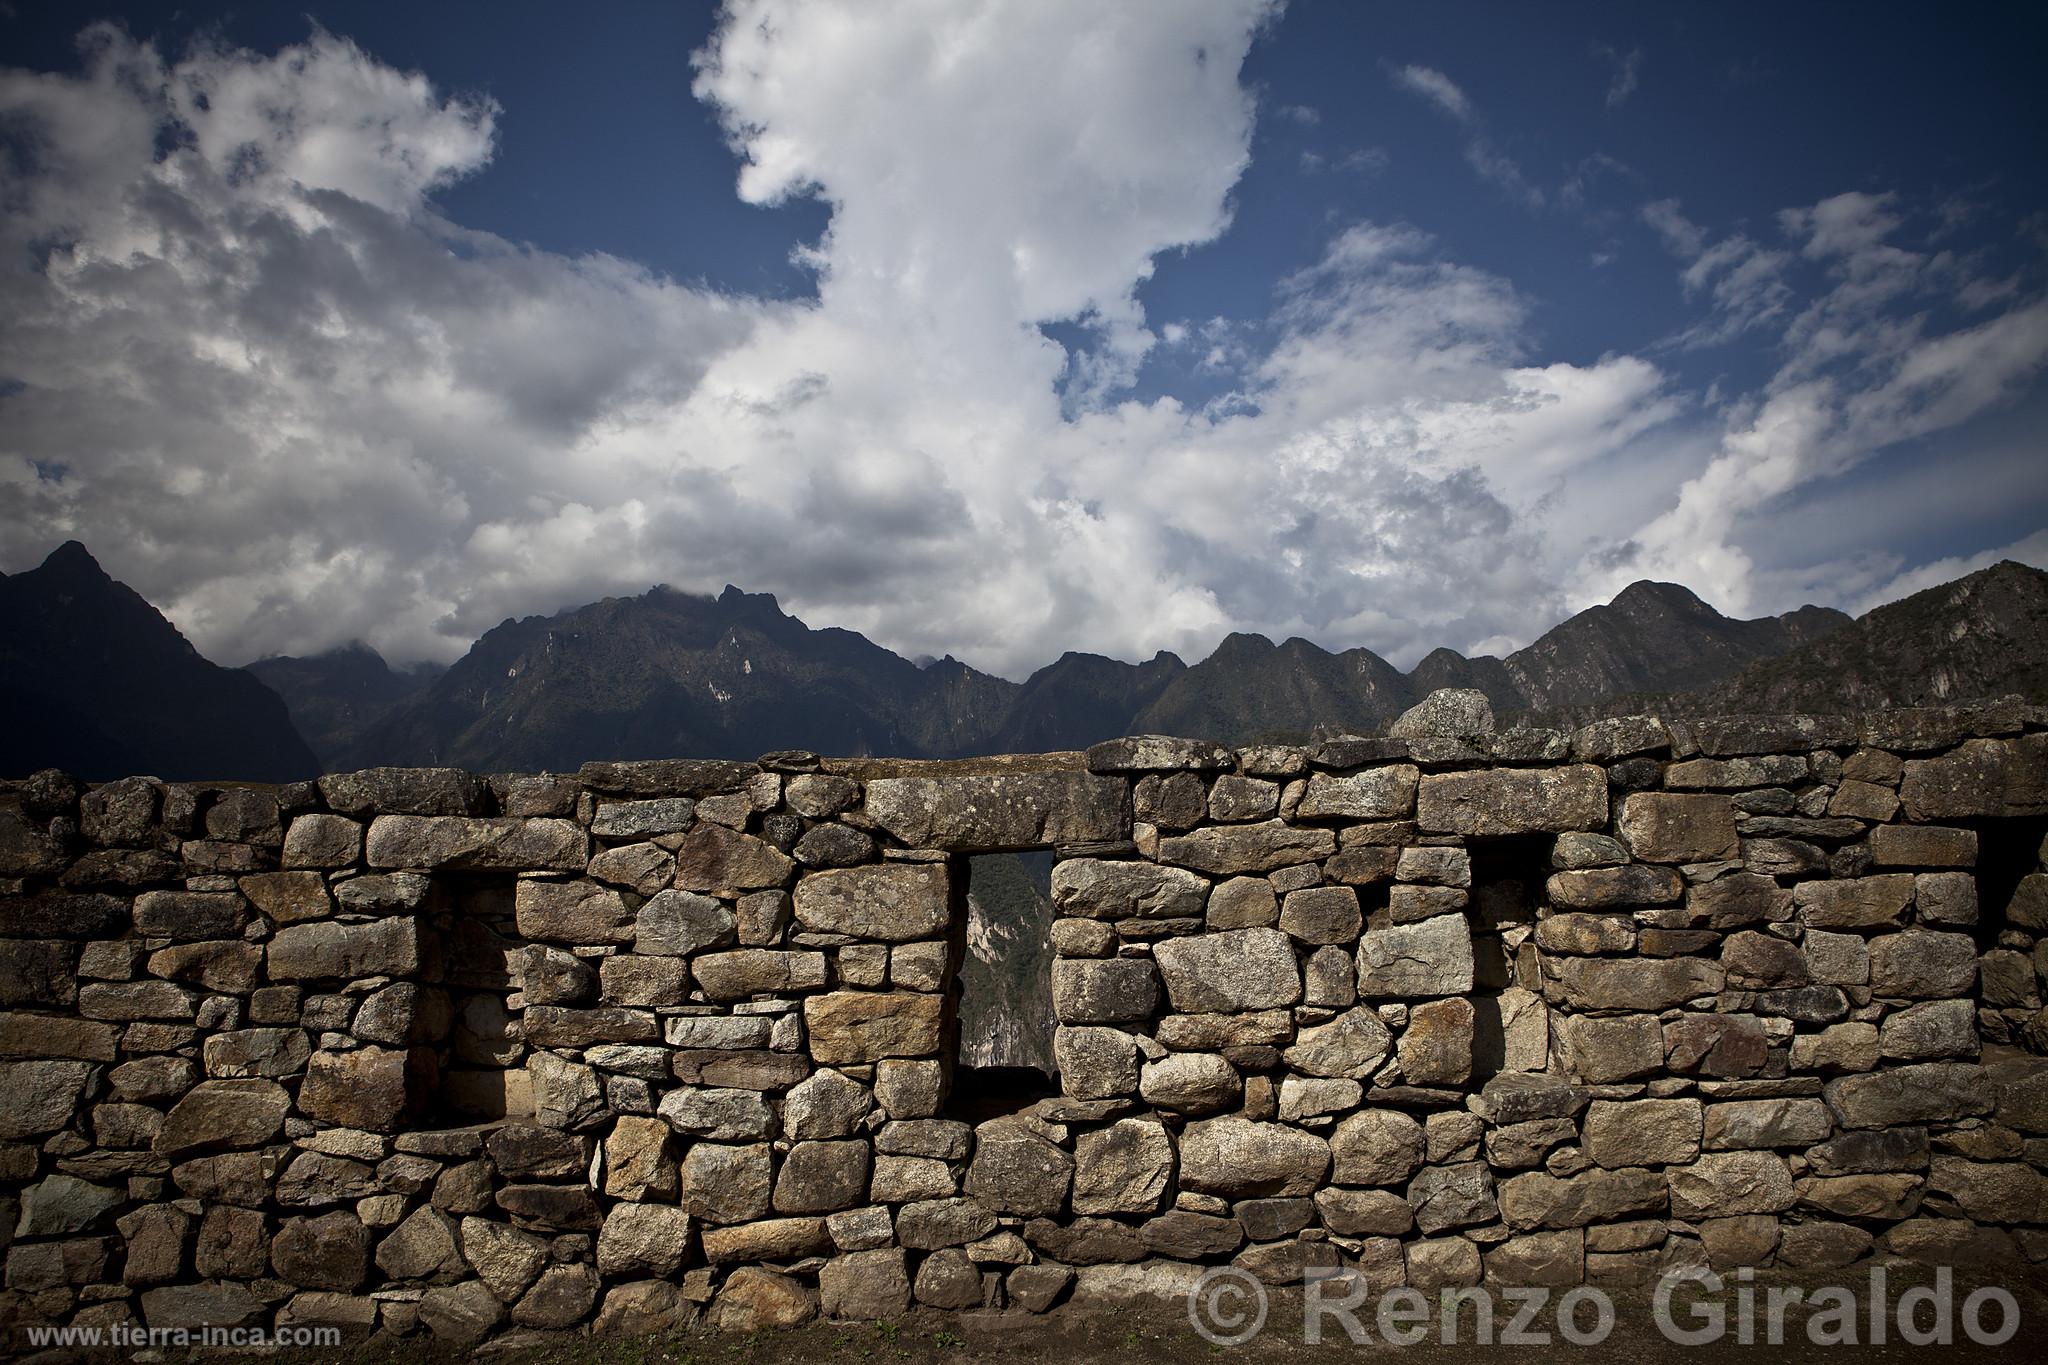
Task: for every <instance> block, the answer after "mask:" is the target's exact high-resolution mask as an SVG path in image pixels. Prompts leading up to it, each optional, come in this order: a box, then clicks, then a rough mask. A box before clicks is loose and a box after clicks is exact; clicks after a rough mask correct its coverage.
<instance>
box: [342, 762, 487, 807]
mask: <svg viewBox="0 0 2048 1365" xmlns="http://www.w3.org/2000/svg"><path fill="white" fill-rule="evenodd" d="M488 791H489V788H488V787H487V785H486V784H485V782H484V780H483V779H482V778H480V777H475V776H472V775H471V774H469V773H466V772H464V771H462V769H460V768H365V769H363V770H362V771H360V772H353V773H329V774H327V775H326V776H325V777H322V778H321V779H320V795H321V797H322V799H324V800H325V801H326V803H327V808H328V809H329V810H332V811H338V812H340V813H341V814H343V815H352V816H357V817H363V816H372V815H475V814H477V813H479V812H480V811H482V810H483V809H484V803H485V800H486V798H487V795H488Z"/></svg>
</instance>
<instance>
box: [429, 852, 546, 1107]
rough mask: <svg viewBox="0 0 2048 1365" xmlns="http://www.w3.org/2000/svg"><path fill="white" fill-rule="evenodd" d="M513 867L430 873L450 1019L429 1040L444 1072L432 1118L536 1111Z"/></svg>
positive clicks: (431, 901) (431, 911) (435, 933)
mask: <svg viewBox="0 0 2048 1365" xmlns="http://www.w3.org/2000/svg"><path fill="white" fill-rule="evenodd" d="M516 885H517V879H516V878H515V877H514V876H513V875H512V874H510V873H476V874H466V875H465V874H445V873H437V874H435V876H434V880H433V885H432V889H431V890H430V892H429V895H428V900H427V913H428V917H429V919H428V923H429V925H430V928H431V935H432V942H433V943H434V944H436V945H437V946H438V948H439V955H440V967H441V980H442V987H443V989H444V990H445V991H446V995H447V1002H448V1004H447V1010H446V1019H447V1026H446V1028H445V1029H444V1030H443V1032H442V1035H441V1036H440V1037H439V1038H437V1039H435V1040H434V1043H435V1044H436V1051H437V1056H438V1060H439V1061H440V1070H441V1078H440V1083H439V1084H438V1085H437V1086H436V1087H435V1090H434V1095H433V1098H432V1100H431V1102H430V1104H429V1106H428V1110H429V1114H430V1115H431V1117H432V1118H433V1119H438V1120H440V1121H442V1122H446V1123H476V1122H480V1121H490V1120H495V1119H504V1118H524V1117H528V1116H530V1115H531V1114H532V1113H533V1093H532V1089H531V1087H530V1086H529V1084H528V1082H527V1074H526V1045H525V1043H524V1042H523V1041H522V1036H521V1027H520V1023H521V1021H520V1013H521V1009H522V1007H523V1004H524V1000H523V997H522V996H521V995H520V994H519V992H520V989H521V985H522V973H523V970H524V966H523V955H524V953H525V950H526V947H527V944H526V941H525V940H524V939H522V938H521V937H520V936H519V930H518V927H517V923H516V920H515V917H514V913H513V892H514V888H515V886H516Z"/></svg>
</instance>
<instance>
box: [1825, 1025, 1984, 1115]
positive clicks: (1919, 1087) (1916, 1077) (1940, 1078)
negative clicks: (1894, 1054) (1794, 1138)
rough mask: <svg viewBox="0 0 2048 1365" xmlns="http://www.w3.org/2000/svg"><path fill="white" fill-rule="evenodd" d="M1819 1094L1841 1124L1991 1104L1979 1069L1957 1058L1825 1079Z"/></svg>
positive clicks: (1967, 1111) (1968, 1110)
mask: <svg viewBox="0 0 2048 1365" xmlns="http://www.w3.org/2000/svg"><path fill="white" fill-rule="evenodd" d="M1872 1041H1873V1042H1874V1041H1875V1040H1874V1039H1873V1040H1872ZM1822 1094H1823V1095H1824V1096H1825V1097H1826V1098H1827V1102H1828V1108H1830V1109H1832V1110H1834V1111H1835V1118H1836V1120H1837V1121H1838V1122H1840V1123H1841V1125H1842V1126H1843V1127H1844V1128H1891V1127H1896V1126H1898V1125H1900V1124H1907V1123H1939V1122H1945V1121H1948V1120H1951V1119H1960V1118H1968V1117H1970V1116H1971V1115H1973V1114H1988V1113H1990V1112H1991V1109H1992V1105H1993V1103H1994V1096H1993V1094H1992V1087H1991V1086H1990V1084H1989V1083H1988V1081H1987V1079H1986V1073H1985V1071H1984V1068H1982V1067H1978V1066H1970V1065H1967V1064H1965V1063H1962V1062H1922V1063H1919V1064H1917V1065H1914V1066H1899V1067H1892V1068H1890V1069H1888V1070H1885V1071H1873V1072H1868V1073H1866V1074H1863V1075H1858V1076H1843V1077H1841V1078H1840V1079H1838V1080H1833V1081H1830V1082H1828V1084H1827V1086H1826V1088H1825V1089H1824V1090H1823V1091H1822Z"/></svg>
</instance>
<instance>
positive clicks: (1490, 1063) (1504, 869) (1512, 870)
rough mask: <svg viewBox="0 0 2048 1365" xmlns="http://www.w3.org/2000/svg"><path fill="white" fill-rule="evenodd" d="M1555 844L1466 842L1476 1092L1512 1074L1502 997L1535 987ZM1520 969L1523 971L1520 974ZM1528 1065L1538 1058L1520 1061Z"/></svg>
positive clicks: (1547, 839)
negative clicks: (1534, 939) (1533, 939)
mask: <svg viewBox="0 0 2048 1365" xmlns="http://www.w3.org/2000/svg"><path fill="white" fill-rule="evenodd" d="M1555 845H1556V839H1555V838H1554V837H1553V836H1551V835H1548V834H1536V835H1515V836H1509V837H1504V838H1473V839H1469V840H1467V841H1466V848H1467V852H1468V853H1469V854H1470V855H1471V859H1472V900H1471V905H1470V909H1469V912H1468V913H1469V918H1470V920H1471V923H1472V958H1473V970H1472V997H1471V1000H1472V1079H1471V1084H1472V1085H1473V1086H1474V1087H1475V1088H1476V1087H1478V1086H1481V1085H1484V1084H1485V1083H1486V1081H1487V1080H1488V1079H1489V1078H1491V1077H1493V1076H1494V1075H1496V1074H1498V1073H1499V1072H1501V1071H1503V1070H1508V1069H1510V1066H1509V1062H1510V1059H1509V1058H1508V1056H1507V1050H1508V1048H1507V1030H1508V1024H1509V1020H1508V1019H1507V1018H1506V1016H1505V1013H1504V1010H1503V1005H1502V998H1503V996H1502V993H1503V992H1504V991H1506V990H1507V989H1508V988H1509V987H1511V986H1514V985H1517V984H1522V985H1531V986H1533V985H1534V984H1535V976H1534V974H1535V966H1534V962H1533V960H1530V959H1529V958H1527V957H1525V954H1528V953H1531V952H1533V949H1532V948H1531V947H1530V946H1529V937H1530V935H1531V933H1532V932H1533V930H1534V928H1535V924H1536V918H1537V911H1538V908H1539V907H1540V906H1541V905H1542V904H1543V899H1544V890H1543V886H1544V882H1545V880H1546V879H1547V878H1548V877H1549V876H1550V871H1551V852H1552V849H1553V848H1554V847H1555ZM1518 966H1519V968H1520V970H1518ZM1521 1060H1522V1061H1523V1062H1524V1064H1526V1063H1528V1062H1531V1061H1534V1060H1536V1059H1534V1058H1524V1059H1521Z"/></svg>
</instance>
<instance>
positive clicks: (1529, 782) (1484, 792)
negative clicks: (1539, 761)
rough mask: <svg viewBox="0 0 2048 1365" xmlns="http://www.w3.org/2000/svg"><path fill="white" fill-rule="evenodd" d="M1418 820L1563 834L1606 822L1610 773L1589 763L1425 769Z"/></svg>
mask: <svg viewBox="0 0 2048 1365" xmlns="http://www.w3.org/2000/svg"><path fill="white" fill-rule="evenodd" d="M1415 809H1416V817H1415V822H1416V824H1417V825H1418V826H1419V827H1420V828H1422V829H1424V830H1427V831H1429V832H1431V833H1437V834H1475V835H1500V834H1543V833H1547V834H1561V833H1563V832H1565V831H1566V830H1597V829H1599V828H1600V827H1601V826H1602V825H1604V824H1606V823H1607V774H1606V773H1605V772H1604V771H1603V770H1601V769H1599V768H1596V767H1594V766H1592V765H1591V764H1584V763H1581V764H1573V765H1571V766H1568V767H1563V768H1495V769H1482V770H1479V771H1475V772H1456V773H1425V774H1423V776H1422V780H1421V784H1420V786H1419V788H1418V789H1417V792H1416V807H1415Z"/></svg>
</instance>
